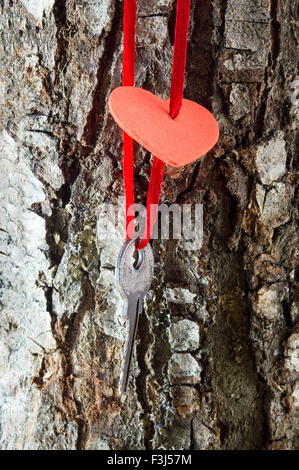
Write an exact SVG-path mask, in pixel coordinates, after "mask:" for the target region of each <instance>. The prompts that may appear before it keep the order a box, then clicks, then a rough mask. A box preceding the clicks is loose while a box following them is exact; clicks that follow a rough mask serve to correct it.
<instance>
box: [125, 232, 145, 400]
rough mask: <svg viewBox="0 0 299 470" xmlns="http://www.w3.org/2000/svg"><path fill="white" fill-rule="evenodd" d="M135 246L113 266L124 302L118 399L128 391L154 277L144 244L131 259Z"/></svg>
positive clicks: (129, 243) (128, 243) (129, 244)
mask: <svg viewBox="0 0 299 470" xmlns="http://www.w3.org/2000/svg"><path fill="white" fill-rule="evenodd" d="M135 243H136V239H131V240H127V241H126V242H125V243H124V245H123V246H122V249H121V250H120V253H119V255H118V259H117V264H116V282H117V284H118V288H119V291H120V293H121V296H122V297H123V299H124V300H125V302H124V306H123V313H122V315H123V317H124V318H127V339H126V344H125V352H124V356H123V362H122V370H121V377H120V382H119V393H120V395H122V394H124V393H126V391H127V386H128V381H129V374H130V367H131V361H132V356H133V352H134V341H135V337H136V331H137V326H138V317H139V314H140V313H141V312H142V306H143V298H144V296H145V294H146V293H147V292H148V290H149V288H150V286H151V283H152V278H153V274H154V254H153V250H152V247H151V246H150V244H147V245H146V247H145V248H143V249H141V250H137V254H138V259H137V261H136V262H135V261H134V257H133V255H134V252H135Z"/></svg>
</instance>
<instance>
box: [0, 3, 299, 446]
mask: <svg viewBox="0 0 299 470" xmlns="http://www.w3.org/2000/svg"><path fill="white" fill-rule="evenodd" d="M137 3H138V12H137V15H138V16H137V31H136V34H137V51H136V85H137V86H140V87H143V88H145V89H147V90H150V91H152V92H154V93H156V94H157V95H158V96H160V97H161V98H163V99H166V98H168V96H169V90H170V78H171V63H172V52H173V51H172V46H173V40H174V21H175V1H174V0H159V1H154V0H147V1H145V0H138V2H137ZM0 10H1V20H0V23H1V63H0V67H1V68H0V73H1V75H0V100H1V110H0V116H1V121H0V130H1V140H0V146H1V175H0V180H1V222H0V242H1V247H0V255H1V256H0V262H1V271H2V281H1V285H0V289H1V316H0V322H1V324H0V328H1V343H0V344H1V361H0V362H1V364H0V367H1V373H0V420H1V434H0V436H1V437H0V442H1V448H2V449H54V450H58V449H68V450H70V449H176V450H179V449H196V450H200V449H221V450H225V449H268V450H272V449H295V448H297V447H298V434H296V426H295V420H296V413H297V418H298V408H299V388H298V381H296V379H298V371H299V362H298V345H299V329H298V317H299V313H298V296H299V290H298V277H297V271H296V255H297V251H296V250H297V248H296V247H297V243H298V242H297V234H296V227H297V226H296V221H297V220H298V209H297V206H296V199H295V194H296V193H295V182H296V179H295V177H296V169H295V151H296V149H295V135H296V122H297V121H296V116H297V115H298V106H297V102H296V96H295V90H294V89H293V88H294V87H295V86H296V83H297V85H298V79H297V82H296V70H297V69H296V62H297V56H296V48H297V42H298V29H297V30H296V25H297V24H298V23H297V22H298V16H296V15H297V13H298V12H297V9H296V2H295V1H294V0H285V1H284V2H282V1H280V0H271V1H270V0H225V1H224V0H207V1H204V0H193V1H192V6H191V17H190V30H189V42H188V55H187V66H186V80H185V92H184V96H185V98H188V99H192V100H194V101H196V102H198V103H200V104H201V105H203V106H206V107H207V108H208V109H210V110H211V111H212V112H213V113H214V115H215V117H216V119H217V121H218V123H219V127H220V140H219V143H218V144H217V146H216V147H215V148H214V149H213V150H212V151H211V152H210V153H209V154H208V155H206V156H205V157H204V158H202V159H200V160H198V161H197V162H195V163H194V164H191V165H188V166H187V167H185V168H183V169H180V170H177V169H173V168H170V167H167V168H166V172H165V179H164V183H163V192H162V202H166V203H169V204H171V203H173V202H176V203H179V204H181V205H183V204H187V203H188V204H195V203H202V204H203V213H204V239H203V246H202V248H201V250H200V251H187V250H184V249H183V248H182V244H181V243H180V241H178V240H155V241H154V244H153V247H154V252H155V257H156V266H155V277H154V280H153V284H152V288H151V291H150V292H149V294H148V296H147V298H146V302H145V309H144V310H145V311H144V312H143V314H142V315H141V317H140V323H139V329H138V333H137V341H136V343H137V344H136V350H135V356H134V361H133V368H132V369H133V370H132V379H131V381H130V386H129V391H128V394H127V396H126V398H125V400H121V399H120V398H119V395H118V378H119V373H120V366H121V357H122V349H123V343H124V338H125V325H123V324H122V323H121V322H120V320H119V317H120V312H121V306H122V301H121V298H120V296H119V294H118V293H117V290H116V287H115V284H114V272H113V270H114V264H115V260H116V257H117V255H118V251H119V249H120V246H121V244H122V242H123V239H124V233H121V234H120V233H119V232H118V231H117V230H114V231H113V229H112V228H111V233H110V234H109V236H108V235H107V236H106V237H99V236H97V223H98V221H99V216H98V208H99V207H100V205H101V204H103V203H104V202H112V203H116V202H117V198H118V197H119V196H120V195H122V194H123V180H122V155H121V154H122V133H121V131H120V129H119V128H118V127H117V126H116V124H115V123H114V122H113V120H112V118H111V116H110V115H109V113H108V110H107V98H108V96H109V93H110V92H111V90H112V89H113V88H114V87H116V86H119V85H121V68H122V10H123V2H121V1H118V0H101V1H76V0H45V1H44V2H35V1H33V0H22V1H16V0H15V1H10V0H2V1H1V2H0ZM150 166H151V156H150V155H149V154H148V153H147V152H145V151H144V150H142V149H141V148H139V147H138V146H136V156H135V186H136V198H137V200H138V201H139V202H142V203H144V202H145V200H146V191H147V187H148V180H149V173H150ZM98 228H99V227H98ZM185 331H187V338H185V336H184V332H185Z"/></svg>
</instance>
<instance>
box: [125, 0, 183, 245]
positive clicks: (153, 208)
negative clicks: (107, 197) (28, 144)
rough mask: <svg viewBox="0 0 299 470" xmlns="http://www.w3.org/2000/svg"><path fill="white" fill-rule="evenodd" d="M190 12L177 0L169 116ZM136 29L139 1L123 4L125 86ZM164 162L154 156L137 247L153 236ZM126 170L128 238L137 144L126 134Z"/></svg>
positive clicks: (176, 99) (175, 110)
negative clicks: (144, 222) (144, 217)
mask: <svg viewBox="0 0 299 470" xmlns="http://www.w3.org/2000/svg"><path fill="white" fill-rule="evenodd" d="M189 12H190V0H177V10H176V23H175V41H174V53H173V66H172V77H171V91H170V106H169V108H170V110H169V114H170V116H171V117H172V118H173V119H175V118H176V117H177V116H178V114H179V112H180V109H181V106H182V99H183V88H184V77H185V65H186V51H187V35H188V23H189ZM135 28H136V0H125V3H124V51H123V86H134V75H135ZM164 166H165V163H164V162H162V160H160V159H159V158H157V157H156V156H154V158H153V165H152V169H151V175H150V182H149V189H148V195H147V205H146V224H145V230H144V233H143V236H142V240H141V241H140V243H139V245H138V246H136V248H137V249H138V250H140V249H142V248H144V247H145V246H146V245H147V244H148V242H149V240H150V237H151V234H152V231H153V227H154V224H155V222H156V219H157V214H158V205H159V200H160V194H161V187H162V181H163V171H164ZM123 173H124V187H125V198H126V238H127V239H129V238H132V237H133V235H134V223H131V222H133V221H134V214H133V212H134V211H128V209H129V208H130V207H132V206H133V205H134V146H133V139H132V138H131V137H130V136H129V135H128V134H126V133H125V132H124V133H123Z"/></svg>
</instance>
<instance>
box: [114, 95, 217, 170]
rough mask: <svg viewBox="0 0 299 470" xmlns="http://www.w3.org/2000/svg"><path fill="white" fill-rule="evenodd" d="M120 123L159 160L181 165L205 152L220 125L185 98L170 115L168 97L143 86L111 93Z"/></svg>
mask: <svg viewBox="0 0 299 470" xmlns="http://www.w3.org/2000/svg"><path fill="white" fill-rule="evenodd" d="M108 106H109V109H110V112H111V114H112V116H113V118H114V119H115V121H116V122H117V124H118V125H119V126H120V127H121V128H122V129H123V130H124V131H125V132H126V133H127V134H129V135H130V136H131V137H132V138H133V139H134V140H136V142H138V143H139V144H141V145H142V146H143V147H145V148H146V149H147V150H149V151H150V152H151V153H153V154H154V155H156V156H157V157H158V158H160V160H163V161H164V162H165V163H168V164H169V165H171V166H175V167H181V166H184V165H187V164H188V163H191V162H193V161H194V160H197V159H198V158H200V157H202V156H203V155H205V154H206V153H207V152H208V151H209V150H211V148H212V147H213V146H214V145H215V144H216V142H217V140H218V137H219V128H218V124H217V121H216V119H215V118H214V116H213V115H212V114H211V113H210V112H209V111H208V110H207V109H205V108H204V107H203V106H200V105H199V104H197V103H195V102H194V101H190V100H185V99H183V104H182V107H181V110H180V113H179V115H178V116H177V117H176V118H175V119H172V118H171V117H170V116H169V100H166V101H164V100H161V99H160V98H158V97H157V96H155V95H153V94H152V93H150V92H149V91H146V90H143V89H142V88H137V87H130V86H122V87H119V88H115V89H114V90H113V91H112V93H111V95H110V96H109V100H108Z"/></svg>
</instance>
